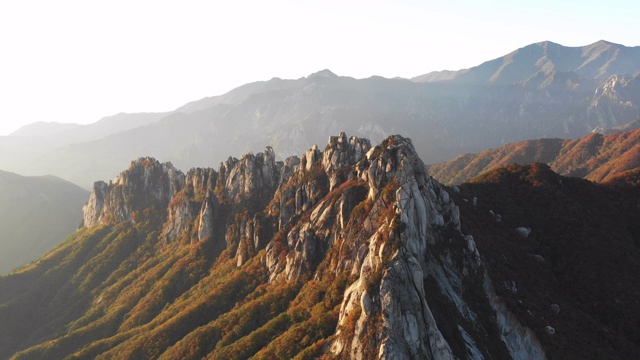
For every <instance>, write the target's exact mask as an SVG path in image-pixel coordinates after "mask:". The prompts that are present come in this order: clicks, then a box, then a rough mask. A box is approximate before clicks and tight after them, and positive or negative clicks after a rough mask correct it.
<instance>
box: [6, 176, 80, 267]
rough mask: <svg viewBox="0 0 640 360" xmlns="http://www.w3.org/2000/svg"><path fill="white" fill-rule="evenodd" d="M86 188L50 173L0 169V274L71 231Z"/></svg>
mask: <svg viewBox="0 0 640 360" xmlns="http://www.w3.org/2000/svg"><path fill="white" fill-rule="evenodd" d="M88 198H89V192H87V191H86V190H83V189H82V188H80V187H78V186H76V185H74V184H71V183H69V182H66V181H64V180H62V179H59V178H56V177H53V176H43V177H24V176H20V175H17V174H14V173H9V172H5V171H0V274H4V273H8V272H9V271H11V270H13V269H14V268H16V267H18V266H20V265H25V264H27V263H29V262H30V261H33V260H35V259H37V258H39V257H40V256H42V255H43V254H44V253H45V252H47V251H49V250H50V249H51V248H52V247H53V246H54V245H56V244H57V243H58V242H60V241H61V240H62V239H64V238H65V237H67V236H68V235H69V234H71V233H73V232H74V231H75V230H76V229H77V228H78V224H79V223H80V219H81V217H82V212H81V211H80V208H81V207H82V204H84V203H85V202H86V201H87V199H88Z"/></svg>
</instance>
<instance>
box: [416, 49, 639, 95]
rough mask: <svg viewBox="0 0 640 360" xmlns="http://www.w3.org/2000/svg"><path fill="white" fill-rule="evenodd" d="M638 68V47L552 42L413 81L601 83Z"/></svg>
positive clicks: (633, 71)
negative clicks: (549, 77) (572, 77)
mask: <svg viewBox="0 0 640 360" xmlns="http://www.w3.org/2000/svg"><path fill="white" fill-rule="evenodd" d="M638 64H640V47H637V46H636V47H626V46H624V45H619V44H614V43H611V42H607V41H604V40H600V41H598V42H595V43H593V44H591V45H586V46H580V47H567V46H562V45H560V44H556V43H553V42H551V41H543V42H539V43H535V44H531V45H528V46H525V47H523V48H520V49H518V50H515V51H513V52H511V53H509V54H507V55H505V56H502V57H500V58H497V59H494V60H491V61H487V62H485V63H483V64H481V65H478V66H476V67H473V68H470V69H465V70H460V71H454V72H450V71H445V72H434V73H429V74H425V75H421V76H418V77H415V78H413V79H412V80H414V81H418V82H434V81H442V80H447V81H458V82H467V83H493V84H503V85H504V84H515V83H519V82H524V81H527V80H528V79H530V78H532V77H534V76H536V74H538V73H542V74H552V73H554V72H559V73H575V74H576V75H578V76H580V77H582V78H585V79H594V80H596V81H604V80H607V79H608V78H609V77H611V76H613V75H634V74H635V73H637V72H638V71H640V70H639V69H638Z"/></svg>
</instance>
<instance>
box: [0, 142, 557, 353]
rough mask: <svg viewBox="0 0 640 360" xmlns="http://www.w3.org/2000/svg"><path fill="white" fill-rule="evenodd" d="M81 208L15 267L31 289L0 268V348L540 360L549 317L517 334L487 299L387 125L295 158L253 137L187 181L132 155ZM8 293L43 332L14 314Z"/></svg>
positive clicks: (488, 291)
mask: <svg viewBox="0 0 640 360" xmlns="http://www.w3.org/2000/svg"><path fill="white" fill-rule="evenodd" d="M482 201H483V199H482V198H480V199H479V200H476V201H474V202H473V205H471V206H473V207H474V208H475V207H477V206H482ZM161 208H162V209H161ZM84 212H85V214H84V226H83V227H82V228H81V229H79V231H78V232H77V234H76V235H74V237H73V238H70V239H69V240H67V242H65V243H63V245H62V247H61V248H60V249H59V250H57V251H55V252H53V253H51V254H49V255H48V257H46V258H44V259H43V260H42V261H40V262H39V263H37V264H34V265H33V266H32V267H31V268H27V269H25V270H24V272H23V274H22V275H20V276H23V277H26V278H29V279H32V281H34V285H33V287H28V286H26V287H25V285H20V284H22V283H21V279H20V278H19V277H17V275H16V277H9V278H0V290H1V291H0V305H3V306H4V305H5V304H7V305H6V306H5V307H3V306H0V316H1V317H2V318H3V319H6V320H5V321H6V322H4V323H5V324H11V326H12V328H11V330H9V328H6V327H3V326H1V325H0V349H2V350H0V357H4V356H9V355H11V354H14V353H15V352H17V351H19V353H17V355H16V358H17V359H28V358H38V357H54V358H64V357H74V358H96V357H105V358H109V357H116V356H117V357H118V358H123V359H134V358H136V359H137V358H167V359H171V358H188V359H191V358H194V359H195V358H249V357H255V358H264V359H267V358H293V357H295V356H300V357H301V358H314V357H320V356H322V355H324V356H327V357H330V358H355V359H369V358H382V359H412V358H424V359H454V358H457V359H482V358H485V359H486V358H529V359H542V358H544V357H545V349H543V348H542V346H541V342H540V341H539V340H538V338H539V337H540V336H547V333H546V332H545V327H546V326H550V325H549V323H544V325H542V326H539V325H538V323H537V322H535V324H536V327H533V328H531V327H529V326H528V324H527V323H525V322H523V319H527V318H523V317H522V316H520V314H519V312H514V308H513V307H512V306H511V303H509V302H505V301H504V300H503V297H504V296H505V295H504V292H503V291H501V289H502V286H503V283H502V282H499V283H496V282H494V280H493V276H494V275H492V274H493V273H492V272H491V271H489V270H490V269H489V268H488V267H487V265H486V264H485V261H484V255H483V254H482V252H481V251H479V247H478V246H476V240H475V239H474V238H475V234H473V233H464V232H463V224H464V219H461V214H460V210H459V207H458V205H457V204H455V203H454V202H453V200H452V196H450V194H449V192H448V190H447V189H445V188H444V187H443V186H441V185H440V184H439V183H438V182H436V181H435V180H433V179H432V178H431V177H430V176H429V175H428V174H427V168H426V166H425V165H424V163H423V162H422V161H421V160H420V158H419V157H418V155H417V153H416V150H415V148H414V146H413V143H412V141H411V140H410V139H408V138H404V137H402V136H392V137H389V138H387V139H386V140H384V141H383V142H382V143H381V144H379V145H377V146H375V147H371V144H370V142H369V141H368V140H366V139H361V138H358V137H351V138H348V137H347V136H346V134H344V133H341V134H340V135H339V136H337V137H330V138H329V141H328V143H327V145H326V147H325V148H324V149H323V150H320V149H319V148H318V147H317V146H314V147H312V148H311V149H310V150H308V151H307V152H305V153H304V154H303V155H302V157H301V158H300V159H298V158H296V157H290V158H288V159H286V160H285V161H284V162H277V161H275V156H274V152H273V150H272V149H271V148H266V150H265V151H264V152H262V153H257V154H255V155H254V154H248V155H245V156H243V157H242V158H241V159H234V158H230V159H229V160H227V161H225V162H223V163H222V164H221V165H220V167H219V170H218V171H214V170H212V169H201V168H196V169H191V170H190V171H188V172H187V173H186V175H185V174H182V173H181V172H179V171H178V170H176V169H174V168H173V167H172V166H171V165H170V164H160V163H159V162H157V161H155V160H154V159H151V158H144V159H139V160H137V161H134V162H133V163H132V165H131V167H130V168H129V169H128V170H127V171H125V172H123V173H122V174H120V175H119V176H118V177H117V178H116V180H115V181H114V182H111V183H109V184H107V183H102V182H99V183H97V184H96V186H95V190H94V193H93V194H92V195H91V199H90V201H89V203H88V204H87V205H86V206H85V208H84ZM495 218H496V215H495V213H494V214H493V218H492V219H495ZM505 218H506V220H507V221H508V220H509V217H508V216H507V214H505ZM494 221H495V220H494ZM524 225H526V224H522V225H519V226H524ZM545 258H546V257H545ZM51 264H62V265H60V266H58V267H55V268H50V266H51ZM41 274H49V275H41ZM46 281H53V286H39V285H41V284H42V283H43V282H46ZM60 284H67V285H65V286H62V285H60ZM510 284H511V283H510ZM58 285H59V286H58ZM522 286H524V285H523V284H521V283H518V286H517V287H516V285H515V283H514V284H513V286H511V287H510V288H513V289H518V290H515V291H524V290H519V289H520V287H522ZM5 290H6V291H5ZM9 290H11V291H9ZM14 292H15V293H16V294H22V295H19V296H23V298H22V299H28V301H27V300H24V301H27V302H26V305H28V306H29V309H35V310H33V312H34V316H37V317H38V319H41V320H39V321H41V322H42V325H41V326H39V325H34V323H33V322H19V319H22V318H23V317H24V316H26V314H27V313H28V310H27V309H26V308H25V307H23V306H22V305H21V304H20V302H19V301H16V300H15V298H14V297H13V296H14V295H10V294H13V293H14ZM15 296H18V295H15ZM47 299H55V301H52V302H51V303H49V302H48V300H47ZM71 299H72V300H71ZM71 301H73V304H74V306H72V307H71V308H72V309H73V311H61V309H65V308H68V307H69V304H70V302H71ZM561 305H562V308H563V312H562V314H564V313H565V310H564V309H565V308H567V306H566V304H565V303H561ZM44 309H46V311H45V310H44ZM547 309H550V308H549V306H548V305H547ZM516 310H517V309H516ZM51 311H53V312H51ZM548 311H551V310H548ZM566 311H569V310H566ZM53 313H55V314H56V315H55V316H54V315H51V314H53ZM527 321H529V320H527ZM553 325H554V329H558V328H559V327H557V326H555V324H553ZM45 329H55V330H54V331H53V332H51V331H50V330H45ZM554 336H556V337H558V336H560V337H562V334H559V333H558V332H556V335H554Z"/></svg>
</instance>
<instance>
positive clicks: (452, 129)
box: [0, 41, 640, 188]
mask: <svg viewBox="0 0 640 360" xmlns="http://www.w3.org/2000/svg"><path fill="white" fill-rule="evenodd" d="M639 58H640V47H625V46H622V45H617V44H613V43H608V42H604V41H600V42H597V43H594V44H592V45H589V46H584V47H576V48H569V47H564V46H561V45H558V44H554V43H551V42H544V43H537V44H532V45H529V46H526V47H524V48H522V49H519V50H516V51H514V52H512V53H510V54H507V55H505V56H503V57H501V58H498V59H495V60H491V61H488V62H485V63H483V64H481V65H479V66H476V67H474V68H470V69H466V70H462V71H458V72H455V71H454V72H441V73H437V74H430V75H425V76H423V77H421V79H422V80H420V79H415V81H411V80H407V79H385V78H381V77H371V78H368V79H359V80H357V79H353V78H350V77H342V76H337V75H335V74H334V73H332V72H331V71H329V70H323V71H320V72H318V73H315V74H311V75H309V76H307V77H303V78H300V79H296V80H283V79H279V78H273V79H271V80H269V81H260V82H255V83H250V84H246V85H243V86H240V87H238V88H236V89H234V90H231V91H230V92H228V93H226V94H224V95H221V96H215V97H210V98H205V99H201V100H198V101H194V102H191V103H188V104H186V105H184V106H182V107H180V108H178V109H176V110H175V111H173V112H171V113H165V114H157V117H153V118H152V119H148V120H149V123H148V124H146V125H144V126H139V127H136V128H130V129H128V130H125V129H122V128H118V129H117V130H118V131H115V130H114V131H110V132H105V131H100V132H95V133H92V134H88V135H86V136H78V137H74V138H73V141H71V140H64V141H62V142H60V141H58V142H57V143H56V144H55V146H48V147H46V148H45V149H43V148H42V146H40V145H38V142H41V141H42V139H39V138H32V139H31V140H30V141H31V143H25V142H24V141H23V140H20V141H19V142H18V139H17V138H16V137H13V138H12V137H8V138H7V137H5V138H0V167H3V168H5V169H9V170H12V171H17V172H20V173H25V174H37V173H52V174H55V175H58V176H61V177H63V178H65V179H68V180H71V181H73V182H76V183H78V184H81V185H82V186H85V187H87V188H88V187H90V186H91V183H92V182H93V181H94V180H95V179H96V178H106V177H108V176H110V174H113V173H115V172H117V171H118V169H121V168H122V167H124V166H126V164H127V163H128V161H129V159H131V158H136V157H138V156H141V155H149V156H154V157H156V158H158V159H161V160H162V161H171V162H172V163H174V164H175V165H176V166H178V167H180V168H185V169H186V168H191V167H197V166H212V165H215V164H218V163H220V162H222V161H224V160H226V158H225V157H226V156H228V155H233V156H239V155H240V154H243V153H246V152H257V151H260V149H261V148H262V146H263V144H266V143H268V144H272V146H273V149H274V151H275V153H276V154H277V155H278V156H280V157H282V158H284V157H286V156H289V155H293V154H298V153H300V152H302V151H304V150H305V148H306V147H307V144H310V143H311V144H312V143H316V144H322V143H323V142H324V139H325V138H326V137H327V136H329V135H330V134H333V133H336V132H339V131H343V130H344V131H347V132H348V133H350V134H355V135H357V136H360V137H366V138H369V139H371V140H372V141H381V140H382V139H384V138H385V137H387V136H388V135H389V134H402V135H405V136H411V138H412V139H414V141H415V146H416V149H417V151H418V153H419V154H420V156H421V157H422V158H423V159H424V160H425V162H427V163H437V162H443V161H447V160H450V159H452V158H454V157H455V156H457V155H460V154H463V153H469V152H479V151H483V150H486V149H488V148H492V147H496V146H500V145H504V144H507V143H511V142H515V141H522V140H529V139H536V138H548V137H558V138H569V139H571V138H578V137H581V136H585V135H586V134H588V133H590V132H591V131H592V130H594V129H595V128H606V129H608V128H613V127H615V126H620V125H623V124H627V123H629V122H630V121H633V120H636V119H638V117H639V116H640V110H639V109H640V108H639V106H640V85H638V82H639V81H640V75H639V74H640V73H638V71H640V61H639ZM421 81H426V82H421ZM130 116H131V117H137V116H140V115H138V114H132V115H130ZM112 121H114V119H110V120H109V121H106V120H105V124H108V123H111V122H112ZM74 133H75V132H74ZM65 134H66V133H65ZM107 135H109V136H107ZM16 143H19V145H20V146H19V147H16V146H15V144H16Z"/></svg>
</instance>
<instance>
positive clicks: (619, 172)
mask: <svg viewBox="0 0 640 360" xmlns="http://www.w3.org/2000/svg"><path fill="white" fill-rule="evenodd" d="M636 123H637V122H636ZM532 162H541V163H545V164H548V165H549V166H551V168H552V169H553V170H554V171H556V172H558V173H559V174H562V175H566V176H573V177H581V178H584V179H588V180H591V181H595V182H619V181H622V180H624V179H626V180H629V181H634V180H633V174H635V173H637V172H638V167H640V130H629V131H621V132H613V133H610V134H608V135H603V134H600V133H592V134H589V135H587V136H585V137H583V138H579V139H574V140H563V139H538V140H527V141H522V142H517V143H513V144H508V145H505V146H501V147H498V148H495V149H489V150H486V151H483V152H481V153H477V154H463V155H460V156H458V157H456V158H455V159H453V160H451V161H448V162H444V163H440V164H435V165H432V166H430V167H429V173H430V174H431V176H433V177H434V178H436V179H437V180H438V181H440V182H442V183H445V184H460V183H463V182H466V181H469V180H471V179H473V178H475V177H477V176H479V175H481V174H483V173H485V172H487V171H490V170H492V169H495V168H499V167H503V166H506V165H508V164H511V163H517V164H528V163H532ZM626 180H625V181H626Z"/></svg>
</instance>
